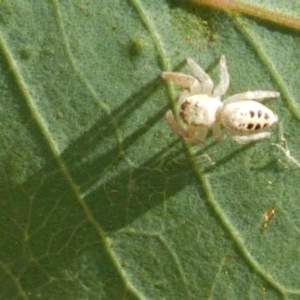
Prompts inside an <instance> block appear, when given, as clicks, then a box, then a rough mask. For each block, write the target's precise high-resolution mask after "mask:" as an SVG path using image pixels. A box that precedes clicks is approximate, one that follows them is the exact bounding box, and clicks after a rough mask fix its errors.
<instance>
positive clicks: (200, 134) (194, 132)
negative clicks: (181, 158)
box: [185, 124, 208, 144]
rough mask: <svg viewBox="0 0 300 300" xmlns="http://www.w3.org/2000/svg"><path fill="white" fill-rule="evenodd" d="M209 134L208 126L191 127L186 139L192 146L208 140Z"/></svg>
mask: <svg viewBox="0 0 300 300" xmlns="http://www.w3.org/2000/svg"><path fill="white" fill-rule="evenodd" d="M207 132H208V128H207V126H204V125H193V124H192V125H189V126H188V129H187V134H188V137H187V138H185V140H186V141H187V142H189V143H190V144H201V143H203V141H204V140H205V138H206V135H207Z"/></svg>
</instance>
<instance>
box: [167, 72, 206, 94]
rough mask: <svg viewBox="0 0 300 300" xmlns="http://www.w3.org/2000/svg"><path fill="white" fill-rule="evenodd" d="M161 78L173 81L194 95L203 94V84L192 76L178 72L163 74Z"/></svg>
mask: <svg viewBox="0 0 300 300" xmlns="http://www.w3.org/2000/svg"><path fill="white" fill-rule="evenodd" d="M161 77H162V78H163V79H165V80H171V81H173V82H175V83H177V84H180V85H181V86H183V87H185V88H188V89H189V90H190V91H191V94H193V95H195V94H199V93H201V90H202V89H201V84H200V83H199V81H198V80H197V78H195V77H193V76H191V75H186V74H183V73H178V72H162V75H161Z"/></svg>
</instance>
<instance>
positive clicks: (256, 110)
mask: <svg viewBox="0 0 300 300" xmlns="http://www.w3.org/2000/svg"><path fill="white" fill-rule="evenodd" d="M277 121H278V117H277V115H276V114H274V113H273V112H272V111H271V110H270V109H269V108H267V107H266V106H264V105H262V104H261V103H259V102H256V101H252V100H249V101H239V102H233V103H229V104H227V105H224V108H223V113H222V123H223V125H224V126H225V127H226V128H228V129H229V130H231V131H235V132H248V133H251V132H256V131H259V130H261V129H265V128H268V127H270V126H271V125H273V124H274V123H276V122H277Z"/></svg>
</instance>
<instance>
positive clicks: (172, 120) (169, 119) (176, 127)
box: [165, 109, 188, 138]
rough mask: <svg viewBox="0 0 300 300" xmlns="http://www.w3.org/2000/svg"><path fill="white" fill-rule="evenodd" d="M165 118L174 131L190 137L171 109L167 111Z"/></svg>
mask: <svg viewBox="0 0 300 300" xmlns="http://www.w3.org/2000/svg"><path fill="white" fill-rule="evenodd" d="M165 118H166V121H167V124H168V125H169V127H170V128H171V129H172V130H173V131H174V132H176V133H177V134H178V135H180V136H181V137H183V138H186V137H188V134H187V132H186V131H185V130H184V129H183V128H181V127H180V126H179V125H178V124H177V122H176V120H175V118H174V114H173V112H172V111H171V110H170V109H169V110H168V111H167V112H166V114H165Z"/></svg>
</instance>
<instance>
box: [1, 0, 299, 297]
mask: <svg viewBox="0 0 300 300" xmlns="http://www.w3.org/2000/svg"><path fill="white" fill-rule="evenodd" d="M244 2H245V3H246V1H244ZM247 2H248V3H249V2H251V4H252V5H254V6H255V5H256V3H255V2H254V1H247ZM259 2H260V1H257V3H258V4H259ZM268 2H269V3H267V4H265V7H264V9H269V10H270V11H271V10H272V9H276V10H277V11H278V10H279V11H280V10H281V9H282V8H281V6H280V5H279V4H280V1H279V0H278V1H268ZM289 3H291V4H290V5H291V6H289V7H292V9H290V10H289V9H285V10H284V11H283V12H284V13H285V14H288V15H289V14H290V15H292V16H293V17H294V18H297V17H298V18H299V16H297V15H296V14H297V13H295V12H297V11H298V12H299V11H300V4H299V3H298V1H296V0H294V1H289ZM259 5H261V4H259ZM260 7H261V6H257V8H258V9H259V8H260ZM221 54H224V55H225V56H226V59H227V62H228V67H229V72H230V76H231V85H230V88H229V91H228V95H230V94H234V93H238V92H243V91H247V90H276V91H279V92H280V93H281V98H280V99H277V100H272V101H270V102H268V104H267V105H268V106H269V107H270V108H272V109H273V110H274V111H275V112H276V113H277V114H278V115H279V125H278V126H274V127H273V128H272V129H271V130H270V131H271V133H272V135H271V139H270V140H266V141H261V142H257V143H251V144H247V145H239V144H236V143H235V142H234V141H232V139H231V138H230V134H229V133H227V135H228V137H227V139H226V140H224V141H222V142H215V141H213V139H212V138H210V137H209V138H208V139H207V140H206V141H205V142H204V143H203V144H202V145H197V146H191V145H187V144H186V143H184V142H183V141H182V140H181V139H179V138H178V136H177V135H176V134H175V133H174V132H172V131H171V130H170V129H169V128H168V126H167V125H166V122H165V120H164V113H165V112H166V110H167V109H168V108H170V107H174V104H175V101H176V94H177V92H178V90H177V89H176V87H174V86H173V85H170V84H166V83H165V82H163V81H162V80H161V79H160V74H161V72H162V71H163V70H182V72H188V70H187V68H186V66H185V59H186V57H193V58H194V59H195V60H196V61H197V62H199V64H200V65H201V66H202V67H203V68H205V69H206V70H207V71H208V73H209V74H211V75H212V77H213V79H214V80H217V76H218V74H217V68H216V69H215V67H216V66H217V64H218V59H219V57H220V55H221ZM0 57H1V63H0V86H1V89H0V91H1V106H0V118H1V122H0V134H1V141H2V147H1V150H0V174H1V183H0V204H1V212H0V298H1V299H5V300H6V299H272V300H273V299H299V298H300V287H299V275H300V248H299V246H298V243H299V232H300V230H299V226H300V221H299V220H300V219H299V217H298V216H299V213H300V211H299V208H298V206H299V205H298V203H299V201H298V200H299V199H298V198H299V197H298V195H299V182H300V169H299V168H300V139H299V121H300V103H299V96H298V95H299V94H300V85H299V83H298V81H299V77H300V68H299V61H300V51H299V37H298V33H297V32H294V31H289V30H288V29H285V28H281V27H276V26H274V25H271V24H269V23H267V22H265V23H264V22H259V21H255V20H250V19H247V18H243V17H238V16H235V17H230V16H228V15H226V14H225V13H222V12H219V11H214V10H209V9H207V8H203V7H196V6H190V5H189V4H188V3H187V2H182V1H171V0H169V1H168V0H165V1H158V0H156V1H154V0H153V1H143V0H130V1H119V0H102V1H95V0H87V1H79V0H76V1H58V0H52V1H20V0H16V1H7V0H2V1H1V2H0ZM270 208H274V209H275V212H276V213H275V215H274V217H273V218H272V220H270V221H269V222H267V223H264V218H263V216H264V213H265V212H266V211H268V210H270ZM263 224H265V225H266V226H265V227H266V228H265V229H263Z"/></svg>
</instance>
